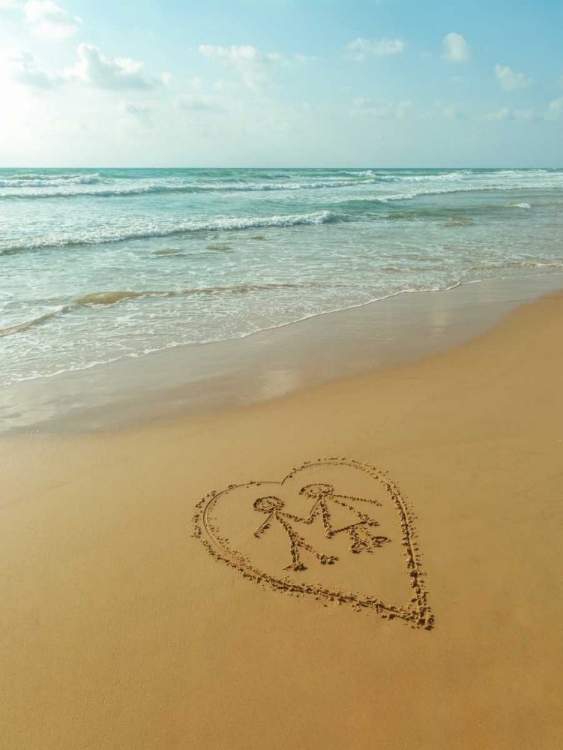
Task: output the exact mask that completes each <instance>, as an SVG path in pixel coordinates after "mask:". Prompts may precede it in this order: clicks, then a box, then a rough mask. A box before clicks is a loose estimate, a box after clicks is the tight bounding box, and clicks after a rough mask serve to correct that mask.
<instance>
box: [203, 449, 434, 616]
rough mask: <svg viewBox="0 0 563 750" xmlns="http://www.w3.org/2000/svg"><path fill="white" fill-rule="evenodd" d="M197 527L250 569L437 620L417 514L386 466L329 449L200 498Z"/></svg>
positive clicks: (388, 611) (359, 603)
mask: <svg viewBox="0 0 563 750" xmlns="http://www.w3.org/2000/svg"><path fill="white" fill-rule="evenodd" d="M193 520H194V537H196V538H197V539H199V540H200V541H201V542H202V543H203V545H204V546H205V547H206V549H207V551H208V552H209V553H210V554H211V555H212V556H213V557H215V558H216V559H217V560H221V561H222V562H224V563H226V564H227V565H230V566H231V567H232V568H234V569H235V570H237V571H239V572H240V573H241V574H242V575H243V576H244V577H245V578H249V579H251V580H253V581H255V582H256V583H260V584H261V585H263V586H267V587H269V588H272V589H274V590H276V591H280V592H283V593H287V594H293V595H300V596H312V597H313V598H315V599H316V600H318V601H320V602H322V603H323V604H325V605H326V604H327V603H328V602H338V603H340V604H347V605H350V606H351V607H353V608H354V609H356V610H361V609H372V610H375V611H376V612H377V613H379V614H380V615H381V616H382V617H385V618H388V619H401V620H404V621H405V622H407V623H409V624H410V625H412V626H413V627H416V628H425V629H427V630H430V629H431V628H432V626H433V622H434V618H433V615H432V614H431V612H430V608H429V606H428V603H427V593H426V590H425V587H424V575H423V572H422V569H421V566H420V559H419V551H418V546H417V543H416V541H415V536H416V533H415V529H414V525H413V514H412V511H411V509H410V508H409V506H408V504H407V502H406V500H405V498H404V496H403V495H402V493H401V491H400V490H399V488H398V486H397V485H396V484H395V482H393V481H392V480H391V479H390V478H389V477H388V476H387V475H386V474H385V473H384V472H382V471H379V470H378V469H376V468H374V467H372V466H369V465H368V464H363V463H360V462H359V461H353V460H350V459H346V458H322V459H318V461H315V462H306V463H304V464H303V465H302V466H300V467H299V468H297V469H293V470H292V471H291V472H290V473H289V474H288V475H287V476H286V477H285V479H283V480H282V481H281V482H248V483H247V484H241V485H229V487H227V489H225V490H223V491H221V492H211V493H209V495H207V496H206V497H204V498H203V499H202V500H201V501H200V502H199V503H198V504H197V512H196V514H195V516H194V519H193Z"/></svg>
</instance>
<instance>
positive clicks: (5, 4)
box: [0, 0, 19, 10]
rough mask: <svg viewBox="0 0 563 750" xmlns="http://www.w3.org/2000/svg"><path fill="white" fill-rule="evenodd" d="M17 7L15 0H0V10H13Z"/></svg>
mask: <svg viewBox="0 0 563 750" xmlns="http://www.w3.org/2000/svg"><path fill="white" fill-rule="evenodd" d="M17 7H19V6H18V3H17V2H16V0H0V10H13V9H14V8H17Z"/></svg>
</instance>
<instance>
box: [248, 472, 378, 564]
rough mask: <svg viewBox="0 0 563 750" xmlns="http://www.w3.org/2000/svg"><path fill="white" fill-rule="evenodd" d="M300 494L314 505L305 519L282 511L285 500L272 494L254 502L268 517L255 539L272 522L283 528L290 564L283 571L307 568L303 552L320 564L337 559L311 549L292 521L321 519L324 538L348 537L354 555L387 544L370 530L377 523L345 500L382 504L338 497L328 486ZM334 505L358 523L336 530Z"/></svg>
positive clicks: (304, 489) (312, 486)
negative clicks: (346, 512)
mask: <svg viewBox="0 0 563 750" xmlns="http://www.w3.org/2000/svg"><path fill="white" fill-rule="evenodd" d="M299 494H300V495H302V496H304V497H306V498H307V499H309V500H311V501H312V502H313V507H312V508H311V510H310V512H309V515H308V516H306V517H305V518H302V517H300V516H296V515H293V514H292V513H287V512H285V511H284V510H283V509H284V507H285V503H284V501H283V500H282V499H281V498H279V497H275V496H273V495H269V496H267V497H260V498H258V499H257V500H256V501H255V502H254V509H255V510H256V511H257V512H259V513H265V514H266V515H267V518H266V520H265V521H264V523H263V524H262V525H261V526H259V528H258V529H257V530H256V531H255V532H254V536H255V537H257V538H260V537H261V536H263V535H264V534H265V532H266V531H267V530H268V529H269V528H270V527H271V525H272V523H277V524H278V525H279V526H281V528H283V530H284V531H285V533H286V534H287V535H288V537H289V541H290V545H291V559H292V563H291V565H288V566H287V567H286V570H294V571H299V570H305V569H306V566H305V565H304V564H303V562H302V560H301V551H302V550H307V551H308V552H310V553H311V554H312V555H314V556H315V557H316V558H317V559H318V560H319V561H320V562H321V564H323V565H327V564H328V565H332V564H333V563H335V562H337V561H338V559H339V558H338V557H336V556H334V555H324V554H321V553H319V552H317V551H316V550H315V549H313V547H312V546H311V545H310V544H308V542H306V541H305V539H304V538H303V537H302V536H300V534H298V533H297V531H296V530H295V529H294V528H293V525H292V523H291V522H292V521H293V522H296V523H304V524H307V525H311V524H312V523H313V522H314V521H315V519H317V518H318V517H320V518H321V520H322V524H323V528H324V530H325V535H326V537H327V538H328V539H332V538H333V537H334V536H336V534H341V533H346V534H348V536H349V537H350V541H351V547H350V549H351V551H352V552H354V553H355V554H358V553H360V552H362V551H366V552H370V553H371V552H373V551H374V550H375V549H378V548H379V547H382V546H383V545H384V544H387V543H388V542H389V541H390V539H389V538H388V537H385V536H379V535H375V534H373V533H372V529H374V528H375V527H377V526H379V523H378V522H377V521H375V520H373V519H372V518H370V517H369V516H368V515H367V514H366V513H362V512H361V511H359V510H357V509H356V508H354V507H353V506H352V505H350V504H349V503H347V502H346V501H347V500H348V501H358V502H364V503H371V504H372V505H379V506H381V503H380V502H378V501H377V500H366V499H365V498H360V497H353V496H351V495H337V494H335V492H334V487H333V485H331V484H308V485H306V486H305V487H302V488H301V490H300V492H299ZM335 505H336V506H340V507H341V508H345V509H346V510H347V511H348V512H349V513H352V514H353V515H354V518H355V519H358V520H355V521H354V523H350V524H347V525H346V526H341V527H340V528H335V526H334V524H333V522H332V516H331V506H332V507H334V506H335Z"/></svg>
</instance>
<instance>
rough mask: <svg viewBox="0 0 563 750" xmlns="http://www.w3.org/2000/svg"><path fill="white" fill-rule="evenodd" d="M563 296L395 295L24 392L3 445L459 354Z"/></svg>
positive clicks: (523, 289) (551, 284)
mask: <svg viewBox="0 0 563 750" xmlns="http://www.w3.org/2000/svg"><path fill="white" fill-rule="evenodd" d="M561 288H563V274H560V273H551V274H545V275H534V276H528V277H518V278H503V279H489V280H484V281H478V282H468V283H466V284H458V285H456V286H455V287H453V288H450V289H446V290H440V291H432V292H411V293H408V294H407V293H399V294H396V295H392V296H389V297H386V298H383V299H381V300H376V301H374V302H368V303H364V304H361V305H357V306H353V307H350V308H345V309H343V310H338V311H335V312H328V313H320V314H318V315H314V316H310V317H308V318H305V319H303V320H300V321H296V322H294V323H288V324H284V325H281V326H277V327H273V328H268V329H265V330H261V331H256V332H254V333H252V334H249V335H247V336H245V337H241V338H236V339H231V340H224V341H219V342H207V343H201V344H190V345H183V346H178V347H174V348H170V349H167V350H161V351H158V352H153V353H150V354H147V355H145V356H143V357H139V358H124V359H121V360H117V361H113V362H110V363H103V364H99V365H95V366H93V367H90V368H87V369H84V370H80V371H74V372H66V373H61V374H58V375H56V376H51V377H48V378H37V379H34V380H27V381H21V382H19V383H14V384H12V385H11V386H7V387H6V388H4V389H3V390H2V393H0V424H2V425H3V427H2V428H1V431H0V434H21V433H39V434H41V433H45V434H49V433H65V432H72V433H77V432H78V433H80V432H96V431H106V430H115V429H120V428H125V427H134V426H138V425H142V424H147V423H149V422H152V421H159V420H167V419H170V418H174V417H181V416H188V415H193V414H199V413H203V412H207V411H221V410H229V409H233V408H239V407H243V406H247V405H250V404H253V403H258V402H262V401H268V400H269V399H272V398H278V397H280V396H283V395H286V394H288V393H293V392H297V391H300V390H307V389H308V388H311V387H315V386H317V385H320V384H323V383H326V382H330V381H334V380H338V379H340V378H346V377H353V376H355V375H361V374H366V373H369V372H372V371H375V370H379V369H381V368H386V367H389V366H393V365H395V364H399V363H401V362H407V361H409V360H414V359H418V358H421V357H425V356H431V355H433V354H435V353H437V352H439V351H443V350H446V349H448V348H451V347H454V346H457V345H460V344H462V343H464V342H465V341H468V340H469V339H471V338H472V337H474V336H476V335H478V334H480V333H482V332H484V331H486V330H487V329H489V328H490V327H491V326H493V325H494V324H495V323H497V322H498V321H499V320H501V319H502V317H503V316H505V315H506V314H507V313H508V312H510V311H511V310H512V309H514V308H515V307H517V306H518V305H520V304H523V303H525V302H528V301H530V300H533V299H537V298H539V297H540V296H542V295H543V294H546V293H549V292H551V291H556V290H558V289H561ZM132 391H134V392H135V394H136V395H135V396H133V397H132V396H131V392H132Z"/></svg>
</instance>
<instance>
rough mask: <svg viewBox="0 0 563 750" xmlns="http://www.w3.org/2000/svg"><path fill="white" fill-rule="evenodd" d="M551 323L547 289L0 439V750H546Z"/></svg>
mask: <svg viewBox="0 0 563 750" xmlns="http://www.w3.org/2000/svg"><path fill="white" fill-rule="evenodd" d="M562 316H563V294H561V293H558V294H552V295H550V296H547V297H544V298H542V299H541V300H540V301H536V302H533V303H531V304H527V305H525V306H523V307H521V308H519V309H518V310H516V311H515V312H512V313H510V315H509V316H508V317H506V318H505V319H503V321H502V322H501V323H500V324H499V325H497V326H496V327H495V328H493V329H492V330H489V331H487V332H486V333H483V334H482V335H480V336H478V337H477V338H474V339H472V340H471V341H469V342H468V343H465V344H463V345H461V346H458V347H456V348H453V349H449V350H447V351H444V352H441V353H439V354H435V355H433V356H431V357H425V358H423V359H417V360H416V361H411V362H406V363H402V364H396V365H394V366H391V367H387V368H385V369H380V370H378V371H375V372H372V373H370V374H365V375H361V376H354V377H351V378H344V379H339V380H337V381H335V382H330V383H326V384H324V385H317V386H315V387H312V388H309V389H308V390H304V391H301V392H297V393H292V394H290V395H286V396H283V397H281V398H277V399H274V400H271V401H267V402H265V403H259V404H255V405H251V406H247V407H245V408H238V409H232V410H227V411H220V412H214V413H207V414H203V415H195V416H191V417H187V418H183V419H180V420H173V421H166V422H158V423H154V424H147V425H146V426H142V427H138V428H130V429H121V430H119V431H114V432H104V433H97V434H79V435H66V436H65V435H64V434H61V435H57V436H9V437H3V438H2V439H1V441H0V478H1V488H2V490H1V496H0V513H1V523H0V561H1V563H0V565H1V575H0V586H1V589H2V592H1V601H2V605H3V606H2V613H1V615H0V643H1V652H2V657H1V661H2V668H1V670H0V745H1V746H2V747H5V748H9V749H10V750H29V748H41V750H51V749H52V750H55V749H56V750H67V749H68V750H71V749H72V750H83V749H84V750H86V749H87V748H88V749H90V748H91V749H92V750H100V749H101V748H104V750H113V749H114V748H115V750H118V749H119V750H141V749H142V748H147V749H148V748H151V749H152V748H167V749H168V748H178V750H180V748H182V749H183V748H194V749H195V748H198V749H201V750H212V749H213V750H251V749H254V748H256V749H257V750H258V749H259V748H260V749H261V748H268V749H270V748H271V749H274V748H280V749H281V748H286V747H294V748H300V749H301V748H303V749H306V748H311V750H316V748H331V749H332V748H334V750H336V749H340V748H351V749H355V748H358V749H359V748H366V747H367V748H371V747H378V748H393V749H395V748H397V749H399V748H416V749H417V750H430V749H431V748H432V750H436V749H438V750H440V749H443V750H446V749H447V750H452V749H453V748H455V749H456V750H457V749H460V750H465V749H467V750H469V749H471V750H474V749H475V748H491V749H492V748H494V749H495V750H505V749H506V750H518V749H521V750H531V749H532V748H534V749H535V748H537V749H538V750H558V749H559V748H560V747H561V746H562V745H563V720H562V718H561V716H562V715H563V690H562V687H561V674H562V671H563V629H562V628H561V616H562V614H563V591H562V583H561V575H560V560H559V550H560V542H561V531H562V528H563V508H562V504H561V487H562V484H563V427H562V424H563V421H562V417H563V397H562V395H561V381H562V373H563V353H562V351H561V347H560V345H559V342H560V339H561V320H562ZM319 459H320V461H319ZM309 462H311V463H309ZM210 493H216V494H210ZM376 524H377V525H376ZM354 552H355V553H357V554H354ZM210 553H211V554H210ZM335 558H338V559H335ZM357 610H359V611H357Z"/></svg>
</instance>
